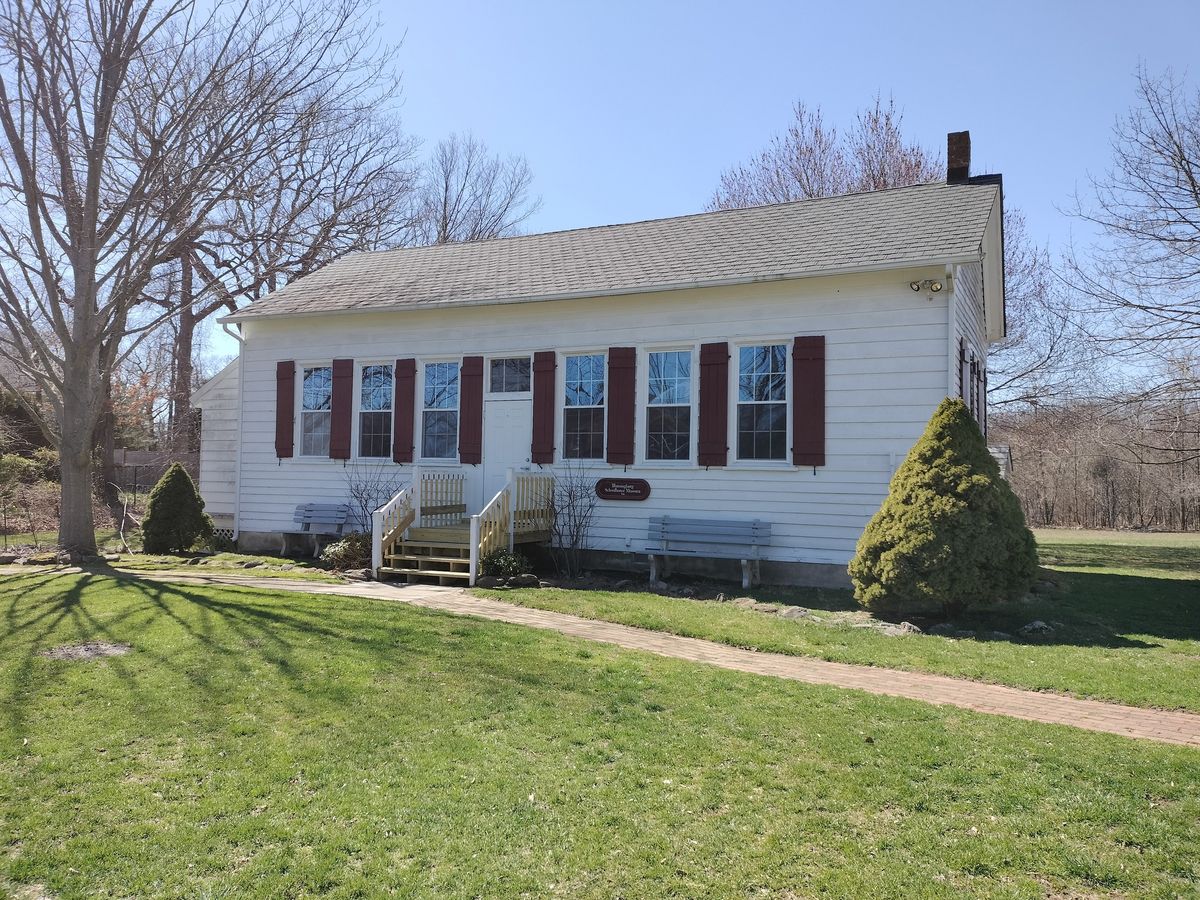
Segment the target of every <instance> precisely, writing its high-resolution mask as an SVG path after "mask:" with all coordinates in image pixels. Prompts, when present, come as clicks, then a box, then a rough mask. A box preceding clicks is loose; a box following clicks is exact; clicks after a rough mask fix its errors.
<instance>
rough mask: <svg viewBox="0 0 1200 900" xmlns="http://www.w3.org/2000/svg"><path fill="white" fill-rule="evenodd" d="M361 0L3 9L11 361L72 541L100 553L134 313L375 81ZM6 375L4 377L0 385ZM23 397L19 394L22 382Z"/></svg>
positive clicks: (0, 155) (5, 331) (0, 276)
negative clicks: (326, 112)
mask: <svg viewBox="0 0 1200 900" xmlns="http://www.w3.org/2000/svg"><path fill="white" fill-rule="evenodd" d="M369 12H370V10H369V9H368V8H366V7H365V6H364V3H363V2H361V0H334V2H331V3H324V4H311V5H306V6H301V5H298V4H295V3H291V2H288V0H217V2H216V3H213V4H203V3H199V2H198V0H164V2H161V3H152V2H149V0H0V132H2V140H0V198H2V200H3V207H2V212H0V356H2V357H4V358H6V359H8V360H10V361H12V362H14V363H15V364H16V365H17V366H19V367H20V368H21V370H22V371H23V372H26V373H28V374H29V376H30V377H32V378H33V380H34V381H35V382H36V384H37V387H38V388H39V389H40V391H41V394H42V396H43V397H44V398H45V401H46V403H47V405H48V407H49V408H50V414H49V415H45V414H44V412H43V409H42V408H40V407H38V408H34V407H33V406H32V405H31V407H30V412H31V414H33V415H34V416H36V417H37V418H38V420H39V422H40V424H41V426H42V428H43V430H44V431H45V432H46V434H47V435H48V436H49V437H50V438H51V439H52V440H53V441H54V443H55V444H56V446H58V447H59V449H60V452H61V461H62V503H61V519H60V526H59V542H60V543H61V544H62V545H63V546H64V547H67V548H70V549H72V550H78V551H87V552H94V550H95V533H94V529H93V513H92V504H91V498H92V452H93V447H94V445H95V433H96V428H97V424H98V422H99V420H100V417H101V415H102V412H103V409H104V404H105V399H106V391H107V386H108V383H109V376H110V373H111V372H112V370H113V368H114V366H115V365H116V364H117V363H118V362H119V361H120V360H121V359H122V358H123V357H124V356H125V355H127V354H128V353H130V352H132V348H133V347H134V346H136V343H137V341H138V336H139V333H144V329H145V328H146V327H147V326H151V325H153V324H155V320H154V318H153V317H150V318H149V320H144V319H143V317H139V315H138V310H139V309H141V308H144V305H145V303H146V300H147V297H146V289H147V287H148V286H149V285H150V284H151V282H152V281H153V279H154V277H155V276H156V274H158V273H159V272H160V271H161V270H162V268H163V267H164V266H166V265H169V264H170V263H171V262H172V261H175V260H179V259H181V258H182V257H183V254H184V253H185V252H186V250H187V248H188V247H189V246H191V245H192V244H193V243H194V241H195V240H196V238H197V236H198V235H200V234H202V233H204V232H205V231H206V230H207V229H208V228H209V226H210V223H211V222H212V221H213V215H214V212H215V211H216V210H217V209H218V208H219V207H220V206H221V205H222V204H224V203H226V202H228V201H230V200H231V198H233V197H234V196H235V194H236V192H237V190H238V189H239V187H240V186H242V185H243V184H244V180H243V179H242V178H241V177H240V176H241V175H242V173H244V172H247V171H252V170H254V169H256V168H258V167H260V166H262V165H264V164H266V161H267V160H269V159H270V158H272V155H273V154H280V155H286V153H287V148H288V147H289V146H290V145H291V144H292V143H293V142H294V140H295V132H294V130H293V129H291V128H289V127H288V125H289V123H292V122H294V121H295V112H296V110H298V109H303V108H304V107H305V106H306V105H307V104H310V103H311V102H312V98H314V97H320V96H323V95H329V94H334V95H336V94H337V93H339V92H340V91H342V90H345V89H346V85H354V84H368V83H370V82H372V81H373V80H374V79H375V78H376V77H377V76H378V74H379V63H378V58H377V56H375V55H373V54H370V53H364V50H365V48H369V47H371V46H373V44H372V42H373V29H372V23H371V16H370V15H369ZM3 377H4V376H3V373H2V372H0V379H3ZM10 387H11V385H10Z"/></svg>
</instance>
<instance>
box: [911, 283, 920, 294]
mask: <svg viewBox="0 0 1200 900" xmlns="http://www.w3.org/2000/svg"><path fill="white" fill-rule="evenodd" d="M908 286H909V287H910V288H912V289H913V291H914V292H916V291H919V290H920V289H921V282H919V281H910V282H909V283H908Z"/></svg>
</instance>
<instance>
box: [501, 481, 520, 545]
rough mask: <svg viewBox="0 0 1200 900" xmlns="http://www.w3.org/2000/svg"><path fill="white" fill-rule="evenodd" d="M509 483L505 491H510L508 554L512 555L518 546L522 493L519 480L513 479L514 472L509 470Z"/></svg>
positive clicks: (507, 482) (506, 484)
mask: <svg viewBox="0 0 1200 900" xmlns="http://www.w3.org/2000/svg"><path fill="white" fill-rule="evenodd" d="M506 477H507V479H508V480H507V481H506V482H505V486H504V489H505V490H506V491H508V552H509V553H512V551H513V548H514V547H515V546H516V534H517V499H518V498H519V497H520V495H521V492H520V491H519V490H518V489H517V480H516V478H514V477H513V470H512V469H509V470H508V474H507V476H506Z"/></svg>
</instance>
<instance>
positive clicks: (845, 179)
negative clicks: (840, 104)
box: [708, 96, 945, 209]
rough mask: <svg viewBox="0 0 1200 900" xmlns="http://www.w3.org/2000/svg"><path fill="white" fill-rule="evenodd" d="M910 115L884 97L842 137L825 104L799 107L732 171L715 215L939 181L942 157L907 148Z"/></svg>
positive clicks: (717, 197)
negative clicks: (782, 128)
mask: <svg viewBox="0 0 1200 900" xmlns="http://www.w3.org/2000/svg"><path fill="white" fill-rule="evenodd" d="M903 121H904V116H903V113H901V112H900V110H898V109H896V103H895V101H894V100H892V99H891V98H889V99H888V101H887V103H886V104H885V103H884V102H883V100H882V98H880V97H878V96H877V97H876V98H875V103H874V105H873V106H871V107H870V108H869V109H865V110H862V111H860V112H859V113H858V115H857V116H856V118H855V123H854V126H853V128H851V130H850V131H849V132H848V133H846V134H840V133H839V132H838V130H837V129H836V128H834V127H833V126H829V125H826V124H825V121H824V119H823V117H822V113H821V108H820V107H819V106H817V107H813V108H812V109H810V108H809V107H807V106H805V105H804V104H803V103H797V104H796V105H795V106H794V107H793V118H792V123H791V125H789V126H788V129H787V131H785V132H784V133H783V134H777V135H775V136H774V137H773V138H772V139H771V143H770V144H768V145H767V147H766V149H764V150H763V151H762V152H761V153H759V154H758V156H756V157H755V158H754V159H752V160H751V161H750V162H749V163H745V164H743V165H738V166H734V167H733V168H730V169H727V170H726V171H725V172H724V173H722V175H721V183H720V186H719V187H718V188H717V191H716V193H715V194H714V195H713V198H712V199H711V200H710V201H709V205H708V208H709V209H736V208H739V207H743V206H758V205H760V204H764V203H785V202H787V201H790V200H808V199H812V198H815V197H831V196H834V195H836V194H848V193H852V192H855V191H877V190H882V189H884V188H892V187H903V186H905V185H909V184H924V183H927V182H934V181H940V180H941V179H942V178H944V177H945V170H944V168H943V166H942V160H941V157H940V155H938V154H936V153H933V152H930V151H928V150H926V149H925V148H923V147H922V146H920V145H919V144H915V143H909V142H906V141H905V139H904V136H903V133H902V128H901V126H902V125H903Z"/></svg>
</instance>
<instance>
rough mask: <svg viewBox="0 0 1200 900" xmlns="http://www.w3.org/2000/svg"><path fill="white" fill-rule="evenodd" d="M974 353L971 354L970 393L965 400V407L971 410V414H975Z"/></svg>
mask: <svg viewBox="0 0 1200 900" xmlns="http://www.w3.org/2000/svg"><path fill="white" fill-rule="evenodd" d="M975 376H976V371H975V355H974V354H971V393H970V396H969V399H968V400H967V407H968V409H970V410H971V414H972V415H974V414H975Z"/></svg>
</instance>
